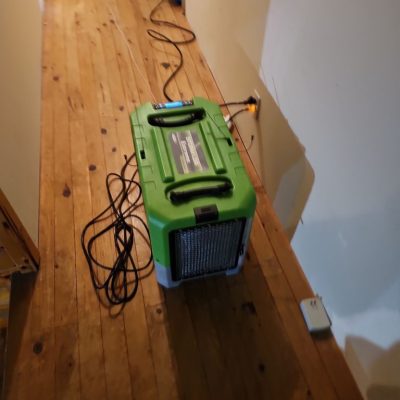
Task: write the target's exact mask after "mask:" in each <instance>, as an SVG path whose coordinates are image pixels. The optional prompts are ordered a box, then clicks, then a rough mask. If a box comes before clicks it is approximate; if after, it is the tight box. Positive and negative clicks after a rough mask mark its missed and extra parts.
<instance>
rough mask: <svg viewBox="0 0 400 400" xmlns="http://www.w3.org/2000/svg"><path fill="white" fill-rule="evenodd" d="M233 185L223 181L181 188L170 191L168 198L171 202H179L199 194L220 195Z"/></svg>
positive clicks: (228, 190)
mask: <svg viewBox="0 0 400 400" xmlns="http://www.w3.org/2000/svg"><path fill="white" fill-rule="evenodd" d="M232 188H233V186H232V183H230V182H224V183H222V184H220V185H216V186H207V187H203V188H198V189H191V190H182V191H180V192H177V191H175V190H173V191H171V194H170V199H171V201H172V202H173V203H180V202H182V201H187V200H190V199H192V198H193V197H200V196H222V195H224V194H226V193H228V192H230V191H231V190H232Z"/></svg>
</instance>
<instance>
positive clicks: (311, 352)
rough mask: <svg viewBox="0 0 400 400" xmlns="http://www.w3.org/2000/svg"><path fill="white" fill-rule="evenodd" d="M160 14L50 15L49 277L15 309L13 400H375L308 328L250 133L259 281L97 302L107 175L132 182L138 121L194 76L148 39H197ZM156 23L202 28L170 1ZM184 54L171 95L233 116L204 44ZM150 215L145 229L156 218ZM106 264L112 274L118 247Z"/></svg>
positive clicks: (144, 247) (120, 5) (144, 250)
mask: <svg viewBox="0 0 400 400" xmlns="http://www.w3.org/2000/svg"><path fill="white" fill-rule="evenodd" d="M153 3H154V4H153ZM155 4H156V1H154V2H153V1H152V2H148V1H147V0H137V1H136V0H71V1H69V2H65V1H61V0H47V1H46V4H45V12H44V20H43V22H44V29H43V32H44V41H43V90H42V97H43V98H42V141H41V175H40V179H41V194H40V235H39V248H40V253H41V269H40V271H39V273H38V275H37V278H36V280H35V279H28V280H21V281H20V283H19V291H24V292H25V296H24V299H22V298H21V300H20V303H17V304H16V306H15V307H16V308H15V309H16V310H17V312H18V319H17V320H16V321H15V324H14V326H15V328H13V329H15V331H16V332H18V329H19V334H16V335H15V336H14V340H13V349H14V350H15V353H14V354H13V356H12V357H9V358H10V360H11V362H12V371H7V374H6V383H7V386H6V394H7V398H9V399H26V398H30V399H43V398H46V399H47V398H48V399H54V398H62V399H75V398H82V399H94V398H96V399H130V398H133V399H152V400H153V399H154V400H155V399H178V398H182V399H200V400H202V399H251V400H253V399H279V400H281V399H302V400H303V399H304V400H305V399H307V400H308V399H324V400H325V399H336V398H341V399H347V398H349V399H353V398H354V399H357V398H360V397H359V393H358V390H357V388H356V386H355V384H354V381H353V380H352V378H351V375H350V373H349V371H348V368H347V366H346V364H345V363H344V359H343V356H342V354H341V353H340V351H339V349H338V347H337V344H336V342H335V341H334V339H333V337H332V336H329V337H327V338H324V339H321V340H317V339H313V338H312V337H311V336H310V334H309V333H308V332H307V330H306V327H305V324H304V321H303V319H302V316H301V314H300V311H299V307H298V303H299V301H300V300H301V299H302V298H303V297H305V296H308V295H310V294H312V291H311V289H310V287H309V285H308V282H307V280H306V279H305V276H304V274H303V272H302V270H301V267H300V266H299V264H298V262H297V260H296V258H295V256H294V254H293V252H292V250H291V248H290V244H289V242H288V241H287V239H286V238H285V237H284V233H283V230H282V228H281V226H280V224H279V221H278V220H277V218H276V215H275V214H274V212H273V211H272V207H271V203H270V201H269V199H268V197H267V195H266V194H265V192H264V190H263V188H262V184H261V180H260V179H259V177H258V176H257V173H256V172H255V170H254V167H253V165H252V163H251V160H250V158H249V156H248V154H247V153H246V151H245V148H244V145H243V143H242V141H241V139H240V136H239V134H238V132H237V131H234V133H233V138H234V140H235V142H236V144H237V147H238V149H239V152H240V154H241V157H242V159H243V161H244V164H245V166H246V168H247V170H248V172H249V176H250V179H251V181H252V182H253V184H254V186H255V188H256V191H257V199H258V207H257V215H256V216H255V219H254V226H253V232H252V235H251V248H250V250H249V254H248V257H247V260H246V264H245V267H244V271H243V272H242V273H241V274H240V275H237V276H234V277H229V278H227V277H224V276H223V277H216V278H212V279H208V280H201V281H196V282H191V283H188V284H185V285H183V286H182V287H180V288H178V289H175V290H163V289H162V288H161V287H160V286H159V285H158V284H157V281H156V275H155V272H154V271H153V272H152V273H151V274H150V276H149V277H146V278H143V279H142V280H141V281H140V285H139V287H138V292H137V295H136V297H135V299H134V300H132V301H131V302H130V303H128V304H127V305H126V307H125V308H124V309H123V310H121V312H120V313H118V314H117V315H115V313H116V312H117V310H116V309H115V308H113V309H111V310H110V309H109V308H107V307H105V306H104V305H103V304H102V300H104V295H101V296H100V297H98V296H96V294H95V291H94V289H93V287H92V284H91V278H90V274H89V269H88V267H87V264H86V260H85V257H84V255H83V252H82V250H81V248H80V233H81V231H82V229H83V227H84V225H85V223H86V222H88V221H89V219H90V218H92V217H93V216H95V215H96V214H98V213H99V212H100V211H101V210H102V209H104V208H105V207H106V206H107V204H108V199H107V196H106V191H105V177H106V175H107V173H109V172H118V171H119V170H120V168H121V166H122V165H123V163H124V156H125V155H130V154H131V153H132V152H133V150H134V148H133V143H132V136H131V130H130V123H129V113H130V112H131V111H133V109H134V107H136V106H137V105H139V104H142V103H144V102H147V101H163V100H164V96H163V93H162V85H163V82H164V81H165V79H166V78H168V76H169V74H170V73H171V68H173V67H174V66H175V65H176V64H177V62H178V58H177V55H176V52H175V49H174V48H173V47H172V46H169V45H168V44H163V43H159V42H157V41H154V40H153V39H151V38H150V37H149V36H148V35H147V33H146V29H149V28H156V29H157V30H160V31H162V32H164V33H165V34H167V35H168V36H170V37H171V38H173V39H175V40H182V39H183V38H184V37H186V34H184V33H182V32H181V31H179V30H173V29H172V30H171V29H168V28H165V27H161V28H160V27H154V26H153V25H152V24H151V23H150V21H149V13H150V10H151V8H152V7H153V6H154V5H155ZM156 15H157V17H159V18H162V19H167V20H170V21H172V22H177V23H179V24H181V25H183V26H185V27H189V25H188V23H187V20H186V18H185V17H184V16H183V14H182V12H181V8H179V7H177V6H173V5H172V4H169V3H168V2H166V1H165V2H163V4H162V5H161V7H160V9H159V10H158V11H157V13H156ZM159 28H160V29H159ZM189 28H190V27H189ZM182 53H183V55H184V58H185V63H184V66H183V68H182V70H181V71H180V73H179V74H178V76H177V77H176V78H175V79H173V81H172V82H171V85H170V86H169V88H168V93H170V95H171V97H173V98H191V97H193V96H203V97H207V98H210V99H212V100H214V101H217V102H219V103H221V102H223V98H222V95H221V93H220V91H219V89H218V87H217V86H216V85H215V81H214V78H213V76H212V74H211V71H210V69H209V68H208V65H207V63H206V60H205V59H204V57H203V55H202V54H201V51H200V49H199V46H198V43H196V42H194V43H191V44H189V45H186V46H182ZM133 163H135V160H133ZM132 168H133V167H129V172H130V171H131V170H132ZM111 190H112V192H113V193H115V191H116V190H117V189H116V187H115V186H113V187H112V189H111ZM134 196H135V193H132V195H131V197H132V198H134ZM138 213H139V215H140V216H141V217H142V218H145V212H144V208H143V206H141V207H140V208H139V209H138ZM135 224H136V226H137V227H139V225H138V222H137V221H136V222H135ZM104 226H105V222H102V223H101V224H100V226H99V227H96V228H95V229H94V230H93V232H98V231H99V229H101V227H104ZM94 252H95V255H96V257H98V258H100V259H102V260H103V261H104V262H106V263H110V262H111V261H112V260H113V257H114V256H115V250H114V247H113V243H112V238H111V236H110V237H107V238H102V239H101V240H99V242H98V243H97V244H96V246H95V249H94ZM148 256H149V249H148V243H147V242H146V240H145V239H143V238H142V237H141V236H140V235H139V234H137V235H136V236H135V247H134V250H133V257H134V259H135V262H136V263H137V264H138V265H143V264H144V263H145V262H146V260H147V258H148ZM101 276H102V277H104V273H101ZM17 286H18V285H17ZM17 286H16V287H17ZM24 301H25V303H24ZM12 327H13V324H11V328H12ZM33 375H34V376H35V379H31V377H32V376H33Z"/></svg>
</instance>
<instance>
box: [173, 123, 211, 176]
mask: <svg viewBox="0 0 400 400" xmlns="http://www.w3.org/2000/svg"><path fill="white" fill-rule="evenodd" d="M169 141H170V143H171V147H172V152H173V154H174V159H175V165H176V169H177V170H178V172H179V173H180V174H190V173H193V172H203V171H207V170H208V164H207V161H206V157H205V155H204V152H203V149H202V147H201V143H200V140H199V136H198V134H197V132H193V131H181V132H171V134H170V135H169Z"/></svg>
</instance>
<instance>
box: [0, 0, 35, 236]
mask: <svg viewBox="0 0 400 400" xmlns="http://www.w3.org/2000/svg"><path fill="white" fill-rule="evenodd" d="M0 57H1V60H0V187H1V188H2V190H3V191H4V193H5V195H6V196H7V197H8V199H9V201H10V203H11V204H12V206H13V207H14V209H15V211H16V212H17V214H18V216H19V217H20V219H21V220H22V222H23V224H24V225H25V227H26V229H27V230H28V232H29V233H30V235H31V236H32V238H33V240H34V241H35V242H37V238H38V205H39V144H40V80H41V15H40V10H39V4H38V2H37V0H24V1H23V0H2V1H0Z"/></svg>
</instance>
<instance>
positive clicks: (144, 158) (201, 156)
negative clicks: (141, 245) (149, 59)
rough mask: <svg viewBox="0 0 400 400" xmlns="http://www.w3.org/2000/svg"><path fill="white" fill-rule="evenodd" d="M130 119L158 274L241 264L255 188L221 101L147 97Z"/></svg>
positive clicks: (168, 282)
mask: <svg viewBox="0 0 400 400" xmlns="http://www.w3.org/2000/svg"><path fill="white" fill-rule="evenodd" d="M131 126H132V133H133V139H134V143H135V149H136V159H137V165H138V169H139V176H140V183H141V186H142V191H143V200H144V206H145V210H146V215H147V220H148V224H149V230H150V239H151V247H152V251H153V257H154V263H155V268H156V272H157V280H158V282H159V283H160V284H161V285H163V286H165V287H174V286H177V285H179V284H180V283H181V282H182V281H186V280H189V279H195V278H201V277H205V276H209V275H214V274H220V273H225V274H227V275H229V274H235V273H237V272H239V270H240V268H241V267H242V265H243V262H244V258H245V252H246V248H247V243H248V240H249V236H250V230H251V224H252V218H253V215H254V211H255V207H256V196H255V192H254V188H253V187H252V185H251V182H250V180H249V177H248V176H247V173H246V171H245V168H244V166H243V164H242V161H241V159H240V156H239V153H238V151H237V148H236V146H235V143H234V141H232V139H231V134H230V132H229V130H228V127H227V125H226V123H225V120H224V118H223V115H222V113H221V110H220V108H219V106H218V104H215V103H212V102H210V101H208V100H206V99H203V98H194V99H193V100H191V101H176V102H171V103H159V104H151V103H146V104H144V105H142V106H140V107H138V108H137V109H136V110H135V111H134V112H133V113H132V114H131Z"/></svg>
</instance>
